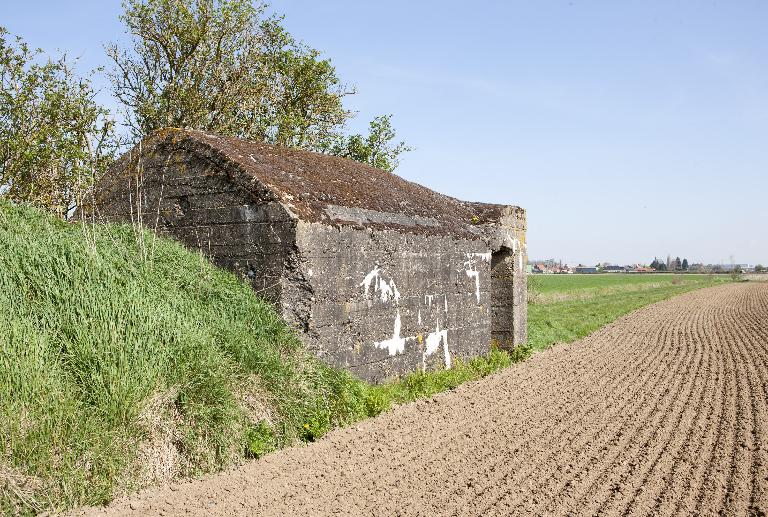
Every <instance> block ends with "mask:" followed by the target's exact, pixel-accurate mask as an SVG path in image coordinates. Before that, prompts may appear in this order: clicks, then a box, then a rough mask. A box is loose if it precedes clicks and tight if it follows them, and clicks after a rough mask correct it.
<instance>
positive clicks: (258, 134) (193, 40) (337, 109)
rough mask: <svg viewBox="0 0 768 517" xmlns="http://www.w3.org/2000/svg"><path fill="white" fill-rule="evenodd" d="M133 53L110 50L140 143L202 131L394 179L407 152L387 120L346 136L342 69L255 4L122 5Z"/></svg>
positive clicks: (154, 0)
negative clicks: (327, 157)
mask: <svg viewBox="0 0 768 517" xmlns="http://www.w3.org/2000/svg"><path fill="white" fill-rule="evenodd" d="M121 20H122V21H123V22H124V24H125V26H126V29H127V31H128V33H129V34H130V35H131V37H132V45H131V47H130V48H129V49H127V50H126V49H123V48H120V47H119V46H118V45H117V44H112V45H109V46H108V47H107V54H108V55H109V57H110V58H111V60H112V61H113V63H114V68H113V70H112V72H111V74H110V78H111V81H112V87H113V90H114V93H115V96H116V97H117V98H118V99H119V100H120V101H121V102H122V103H123V104H124V105H125V107H126V113H125V119H126V121H127V125H128V127H129V128H130V131H131V134H132V138H133V140H134V141H136V140H139V139H141V138H142V137H144V136H145V135H146V134H148V133H150V132H151V131H154V130H156V129H159V128H162V127H180V128H188V129H200V130H205V131H210V132H214V133H219V134H223V135H229V136H236V137H240V138H248V139H252V140H259V141H263V142H267V143H272V144H278V145H284V146H289V147H297V148H302V149H308V150H312V151H319V152H326V153H329V152H331V153H332V152H337V153H340V154H343V155H345V156H349V157H350V158H353V159H356V160H360V161H365V162H367V163H372V164H374V165H375V166H377V167H382V168H385V169H387V170H392V169H394V167H396V166H397V156H398V155H399V154H401V153H402V152H405V151H406V150H407V149H408V148H407V147H406V146H405V145H404V144H403V143H400V144H398V145H395V146H392V145H390V142H391V141H392V140H393V139H394V138H395V135H394V130H393V129H392V127H391V125H390V123H389V117H388V116H385V117H377V118H376V119H374V120H373V122H371V133H370V135H369V136H368V137H366V138H364V137H362V136H360V135H353V136H351V137H344V136H343V134H342V130H343V128H344V126H345V123H346V122H347V121H348V120H349V119H350V117H352V115H353V114H352V112H351V111H349V110H347V109H345V108H344V105H343V102H342V101H343V99H344V97H345V96H347V95H350V94H353V93H354V89H352V88H348V87H346V86H344V85H343V84H342V83H341V81H340V80H339V78H338V76H337V75H336V69H335V68H334V67H333V65H332V64H331V61H330V60H328V59H322V58H321V57H320V52H318V51H317V50H315V49H312V48H310V47H308V46H306V45H304V44H302V43H299V42H297V41H296V40H295V39H294V38H293V37H292V36H291V35H290V34H289V33H288V32H287V31H286V30H285V28H284V27H283V26H282V24H281V21H282V19H281V18H278V17H275V16H266V14H265V6H264V5H263V4H256V5H254V4H253V3H252V1H251V0H125V2H124V13H123V15H122V16H121Z"/></svg>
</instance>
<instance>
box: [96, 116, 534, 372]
mask: <svg viewBox="0 0 768 517" xmlns="http://www.w3.org/2000/svg"><path fill="white" fill-rule="evenodd" d="M96 206H97V214H98V215H99V216H100V217H103V218H104V219H105V220H109V221H137V220H139V219H140V222H141V223H142V224H144V225H145V226H147V227H150V228H154V227H157V228H158V229H160V230H161V231H162V232H164V233H166V234H168V235H170V236H172V237H174V238H176V239H178V240H180V241H181V242H183V243H184V244H186V245H187V246H189V247H190V248H194V249H200V250H202V251H203V252H204V253H205V254H206V255H208V256H209V257H210V258H211V259H212V260H213V261H214V262H215V263H217V264H218V265H221V266H223V267H226V268H228V269H230V270H232V271H234V272H235V273H237V274H239V275H240V276H242V277H243V278H244V279H245V280H247V281H248V282H250V283H251V285H252V286H253V287H254V289H255V290H256V291H257V292H258V293H259V294H260V295H262V296H264V297H266V298H267V299H269V300H270V301H271V302H273V303H274V304H275V305H276V306H277V308H278V310H279V311H280V312H281V314H282V315H283V317H284V318H285V319H286V320H287V321H288V322H289V323H290V324H292V325H293V326H294V327H296V328H297V329H298V330H299V331H300V332H301V336H302V339H303V340H304V342H305V343H306V345H307V346H308V347H309V348H310V349H311V350H313V351H314V353H315V354H316V355H317V356H318V357H319V358H321V359H322V360H324V361H326V362H328V363H329V364H332V365H335V366H340V367H344V368H347V369H349V370H351V371H352V372H354V373H355V374H357V375H359V376H360V377H362V378H365V379H368V380H372V381H378V380H381V379H384V378H387V377H391V376H394V375H398V374H402V373H405V372H408V371H412V370H415V369H419V368H425V369H429V368H434V367H442V366H450V364H451V362H452V361H453V360H455V359H456V358H459V357H461V358H466V357H471V356H475V355H479V354H483V353H485V352H487V350H488V347H489V344H490V343H491V341H492V339H496V340H498V341H499V342H500V343H501V344H502V345H503V346H506V347H513V346H516V345H517V344H520V343H524V342H525V341H526V338H527V337H526V336H527V334H526V316H527V309H526V280H525V264H526V262H527V260H526V245H525V230H526V221H525V211H524V210H523V209H521V208H519V207H515V206H503V205H491V204H484V203H469V202H463V201H459V200H457V199H454V198H450V197H447V196H443V195H441V194H438V193H436V192H433V191H431V190H429V189H427V188H425V187H422V186H420V185H416V184H414V183H410V182H407V181H405V180H403V179H401V178H399V177H397V176H396V175H393V174H389V173H386V172H384V171H380V170H378V169H374V168H371V167H368V166H366V165H363V164H359V163H356V162H351V161H349V160H343V159H340V158H335V157H331V156H325V155H319V154H316V153H309V152H305V151H297V150H289V149H283V148H278V147H273V146H269V145H266V144H261V143H254V142H247V141H244V140H238V139H234V138H224V137H218V136H215V135H210V134H206V133H202V132H197V131H180V130H164V131H161V132H158V133H157V134H155V135H153V136H152V137H150V138H148V139H147V140H145V141H144V142H142V144H141V146H139V147H137V148H135V149H134V150H133V151H131V152H130V153H128V154H126V155H125V156H124V157H123V158H121V160H120V161H119V162H118V163H117V164H116V166H115V167H114V169H113V170H112V171H111V173H110V174H109V175H107V177H106V179H105V180H103V181H102V182H101V183H100V184H99V186H98V188H97V205H96Z"/></svg>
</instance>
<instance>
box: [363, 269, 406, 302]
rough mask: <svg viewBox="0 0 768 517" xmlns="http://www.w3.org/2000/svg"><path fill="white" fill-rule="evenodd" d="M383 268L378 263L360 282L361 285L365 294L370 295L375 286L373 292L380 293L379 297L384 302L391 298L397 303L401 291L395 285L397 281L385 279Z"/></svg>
mask: <svg viewBox="0 0 768 517" xmlns="http://www.w3.org/2000/svg"><path fill="white" fill-rule="evenodd" d="M380 272H381V268H380V267H379V266H378V265H376V266H375V267H374V268H373V269H372V270H371V271H370V272H369V273H368V274H367V275H365V278H363V281H362V282H360V286H361V287H363V289H364V291H365V295H366V296H368V291H370V290H371V287H373V292H375V293H380V294H379V298H380V299H381V301H382V302H383V303H386V302H388V301H390V300H394V301H395V303H397V302H398V301H399V300H400V291H399V290H398V289H397V286H396V285H395V281H394V280H392V279H390V280H389V281H387V280H385V279H383V278H382V277H381V275H380Z"/></svg>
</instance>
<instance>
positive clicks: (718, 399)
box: [89, 283, 768, 515]
mask: <svg viewBox="0 0 768 517" xmlns="http://www.w3.org/2000/svg"><path fill="white" fill-rule="evenodd" d="M766 511H768V284H755V283H746V284H728V285H724V286H719V287H714V288H710V289H704V290H699V291H694V292H690V293H688V294H685V295H682V296H678V297H676V298H672V299H670V300H667V301H664V302H660V303H657V304H654V305H651V306H648V307H645V308H643V309H640V310H638V311H635V312H633V313H631V314H629V315H627V316H625V317H623V318H621V319H619V320H617V321H616V322H614V323H613V324H611V325H608V326H606V327H604V328H603V329H601V330H599V331H598V332H596V333H594V334H592V335H590V336H589V337H587V338H586V339H583V340H581V341H578V342H576V343H572V344H570V345H561V346H556V347H553V348H552V349H550V350H548V351H546V352H543V353H540V354H536V355H534V356H533V357H532V358H531V359H530V360H529V361H527V362H525V363H523V364H521V365H518V366H514V367H511V368H509V369H507V370H505V371H503V372H501V373H499V374H496V375H493V376H491V377H488V378H486V379H484V380H482V381H478V382H474V383H470V384H466V385H463V386H461V387H460V388H459V389H457V390H455V391H453V392H450V393H445V394H442V395H439V396H436V397H434V398H432V399H430V400H424V401H420V402H417V403H413V404H408V405H405V406H401V407H399V408H396V409H395V410H393V411H390V412H388V413H386V414H384V415H382V416H380V417H378V418H375V419H372V420H369V421H366V422H364V423H362V424H360V425H358V426H356V427H354V428H348V429H343V430H339V431H336V432H333V433H331V434H329V435H328V436H327V437H326V438H324V439H323V440H321V441H320V442H318V443H316V444H313V445H310V446H307V447H297V448H293V449H288V450H284V451H281V452H278V453H275V454H272V455H269V456H267V457H266V458H264V459H262V460H260V461H255V462H253V463H250V464H247V465H244V466H242V467H240V468H238V469H236V470H232V471H229V472H225V473H222V474H218V475H214V476H210V477H207V478H204V479H202V480H197V481H192V482H188V483H181V484H177V485H174V486H170V487H163V488H160V489H155V490H151V491H147V492H144V493H141V494H139V495H137V496H134V497H133V498H132V499H128V500H123V501H118V502H117V503H115V504H114V505H113V506H111V507H109V508H106V509H96V510H89V512H93V513H97V514H108V515H120V514H140V513H152V514H159V513H165V514H168V515H171V514H179V515H186V514H197V515H231V514H243V515H325V514H347V515H398V514H405V515H517V514H520V515H523V514H531V515H541V514H560V515H561V514H581V515H595V514H605V515H635V514H642V515H645V514H649V513H656V514H662V515H671V514H708V515H711V514H716V513H718V512H721V513H723V514H725V515H745V514H755V515H765V512H766Z"/></svg>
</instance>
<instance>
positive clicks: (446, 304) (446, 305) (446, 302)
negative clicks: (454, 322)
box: [444, 294, 448, 312]
mask: <svg viewBox="0 0 768 517" xmlns="http://www.w3.org/2000/svg"><path fill="white" fill-rule="evenodd" d="M444 301H445V312H448V295H447V294H446V295H445V299H444Z"/></svg>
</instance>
